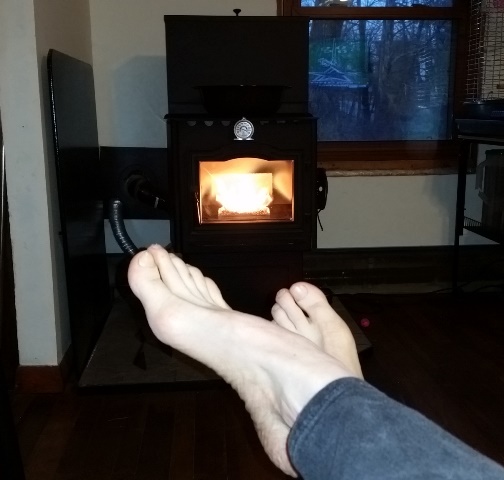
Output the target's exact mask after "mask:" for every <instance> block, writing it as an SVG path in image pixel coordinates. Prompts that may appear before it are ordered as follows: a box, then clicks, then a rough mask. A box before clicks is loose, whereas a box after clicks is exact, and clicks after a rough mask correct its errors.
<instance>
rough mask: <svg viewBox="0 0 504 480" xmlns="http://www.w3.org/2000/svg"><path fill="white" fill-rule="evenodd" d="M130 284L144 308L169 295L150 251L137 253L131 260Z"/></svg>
mask: <svg viewBox="0 0 504 480" xmlns="http://www.w3.org/2000/svg"><path fill="white" fill-rule="evenodd" d="M128 283H129V285H130V287H131V290H132V291H133V293H134V294H135V295H136V296H137V297H138V299H139V300H140V301H141V302H142V304H143V305H144V307H146V306H147V305H148V304H150V303H151V302H153V301H155V300H156V299H159V298H162V297H163V296H164V295H166V293H167V290H166V287H165V285H164V284H163V281H162V280H161V275H160V274H159V270H158V267H157V264H156V262H155V260H154V257H153V256H152V254H151V253H150V252H149V251H148V250H144V251H142V252H140V253H137V254H136V255H135V256H134V257H133V258H132V259H131V262H130V264H129V268H128Z"/></svg>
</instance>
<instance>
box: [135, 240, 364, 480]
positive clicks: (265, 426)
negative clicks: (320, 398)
mask: <svg viewBox="0 0 504 480" xmlns="http://www.w3.org/2000/svg"><path fill="white" fill-rule="evenodd" d="M184 265H185V264H184V263H183V262H182V260H180V259H179V258H178V257H176V256H175V255H173V254H170V253H168V252H167V251H166V250H165V249H164V248H162V247H160V246H157V245H154V246H151V247H149V248H148V249H147V250H146V251H143V252H140V253H138V254H137V255H136V256H135V257H134V258H133V259H132V260H131V263H130V267H129V271H128V279H129V284H130V286H131V289H132V291H133V293H134V294H135V295H136V296H137V297H138V298H139V299H140V301H141V302H142V304H143V307H144V309H145V312H146V315H147V319H148V321H149V325H150V327H151V328H152V330H153V332H154V334H155V335H156V336H157V338H158V339H160V340H161V341H162V342H164V343H166V344H169V345H171V346H172V347H173V348H176V349H178V350H180V351H181V352H183V353H185V354H186V355H189V356H191V357H193V358H194V359H196V360H198V361H200V362H202V363H204V364H206V365H207V366H209V367H210V368H212V369H214V370H215V371H216V372H217V373H218V374H219V375H221V376H222V378H223V379H224V380H226V381H227V382H228V383H229V384H230V385H231V386H232V387H233V388H234V389H235V390H236V391H237V392H238V394H239V395H240V397H241V398H242V399H243V401H244V402H245V405H246V407H247V410H248V411H249V413H250V415H251V417H252V419H253V421H254V424H255V427H256V429H257V432H258V435H259V439H260V440H261V442H262V444H263V447H264V449H265V451H266V453H267V454H268V455H269V457H270V458H271V460H272V461H273V462H274V463H275V465H277V466H278V467H279V468H280V469H282V470H283V471H284V472H285V473H287V474H289V475H292V476H296V473H295V471H294V469H293V467H292V466H291V463H290V461H289V459H288V455H287V450H286V445H287V436H288V434H289V431H290V428H291V427H292V425H293V423H294V421H295V419H296V418H297V416H298V414H299V412H300V411H301V410H302V409H303V408H304V407H305V406H306V404H307V403H308V401H309V400H310V399H311V398H312V397H313V396H314V395H315V394H316V393H317V392H318V391H320V390H321V389H322V388H324V387H325V386H326V385H328V384H329V383H330V382H332V381H333V380H337V379H339V378H343V377H351V376H354V374H353V372H352V371H349V370H348V369H347V368H346V366H345V364H344V362H342V361H339V360H338V359H336V358H333V357H331V356H330V355H327V354H326V353H324V352H323V351H321V350H320V349H319V348H317V347H316V346H315V345H314V344H313V343H312V342H311V341H309V340H307V339H306V338H304V337H302V336H301V335H297V334H295V333H293V332H292V331H289V330H286V329H284V328H281V327H279V326H278V325H275V324H274V323H273V322H268V321H264V320H263V319H261V318H259V317H255V316H252V315H248V314H245V313H241V312H237V311H235V310H231V309H230V308H229V307H228V306H227V305H226V304H225V302H224V304H222V302H223V301H221V300H220V299H218V298H217V299H215V298H214V293H212V292H211V291H206V290H207V288H206V287H204V286H203V283H207V282H206V280H205V281H204V282H203V283H202V282H201V278H198V276H199V273H197V272H196V271H195V270H194V269H193V267H189V266H188V265H185V267H184ZM209 290H211V288H210V289H209Z"/></svg>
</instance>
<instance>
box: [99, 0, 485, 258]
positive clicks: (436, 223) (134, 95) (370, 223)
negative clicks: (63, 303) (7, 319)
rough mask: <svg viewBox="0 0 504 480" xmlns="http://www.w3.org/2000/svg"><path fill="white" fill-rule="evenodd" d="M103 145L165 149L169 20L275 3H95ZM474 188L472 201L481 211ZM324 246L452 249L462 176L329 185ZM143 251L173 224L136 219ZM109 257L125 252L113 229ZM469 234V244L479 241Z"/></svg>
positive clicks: (267, 9) (272, 10)
mask: <svg viewBox="0 0 504 480" xmlns="http://www.w3.org/2000/svg"><path fill="white" fill-rule="evenodd" d="M90 1H91V25H92V38H93V59H94V68H95V78H96V96H97V108H98V127H99V135H100V144H101V145H108V146H123V147H124V146H136V147H142V146H143V147H165V146H166V131H165V122H164V121H163V117H164V115H165V114H166V113H167V96H166V75H167V73H166V67H165V59H164V57H165V44H164V22H163V15H165V14H186V15H187V14H191V15H193V14H194V15H196V14H198V15H229V14H231V15H232V10H233V8H242V10H243V12H242V14H241V15H275V14H276V1H275V0H261V1H255V2H245V1H233V2H228V1H225V0H219V1H218V2H207V1H205V0H201V1H198V2H196V1H193V2H184V1H181V0H180V1H171V2H167V1H164V0H148V1H144V2H141V4H140V2H137V1H135V0H108V1H103V0H90ZM473 185H474V182H472V181H471V179H469V180H468V197H469V203H470V204H471V202H472V203H475V205H476V207H475V208H476V209H477V208H479V207H478V206H477V205H478V199H477V198H476V196H475V194H474V189H473ZM329 189H330V190H329V198H328V205H327V208H326V209H325V210H324V211H323V212H322V213H321V220H322V224H323V226H324V230H323V231H319V236H318V247H319V248H343V247H387V246H425V245H449V244H451V243H452V242H453V232H454V219H455V215H454V212H455V201H456V197H455V195H456V176H455V175H441V176H402V177H351V178H347V177H340V178H330V179H329ZM127 228H128V230H129V231H130V232H131V236H132V237H133V238H134V240H135V242H136V243H137V244H139V245H147V244H149V243H151V242H159V243H162V244H163V243H166V239H167V238H169V222H163V221H156V222H154V221H147V222H146V221H130V222H128V223H127ZM106 232H107V234H108V241H107V245H108V249H109V251H120V250H119V249H118V248H117V246H116V244H115V242H114V240H113V238H112V236H111V234H110V229H109V228H107V229H106ZM481 241H482V240H481V239H480V238H479V237H477V236H471V235H465V236H464V238H463V242H469V243H480V242H481Z"/></svg>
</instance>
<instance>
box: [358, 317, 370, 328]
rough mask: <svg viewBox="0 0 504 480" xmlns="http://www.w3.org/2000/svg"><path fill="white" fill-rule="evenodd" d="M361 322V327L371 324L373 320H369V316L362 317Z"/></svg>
mask: <svg viewBox="0 0 504 480" xmlns="http://www.w3.org/2000/svg"><path fill="white" fill-rule="evenodd" d="M360 324H361V327H364V328H366V327H369V325H371V322H370V321H369V318H365V317H364V318H361V321H360Z"/></svg>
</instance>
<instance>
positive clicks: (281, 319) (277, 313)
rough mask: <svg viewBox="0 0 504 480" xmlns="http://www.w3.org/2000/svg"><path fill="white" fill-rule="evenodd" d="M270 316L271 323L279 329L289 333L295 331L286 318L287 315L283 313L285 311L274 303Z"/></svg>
mask: <svg viewBox="0 0 504 480" xmlns="http://www.w3.org/2000/svg"><path fill="white" fill-rule="evenodd" d="M271 316H272V317H273V321H274V322H275V323H276V324H277V325H279V326H280V327H283V328H286V329H287V330H290V331H291V332H295V331H296V327H295V326H294V324H293V323H292V321H291V320H290V318H289V317H288V315H287V313H285V310H284V309H283V308H282V307H281V306H280V305H278V303H275V305H273V307H271Z"/></svg>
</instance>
